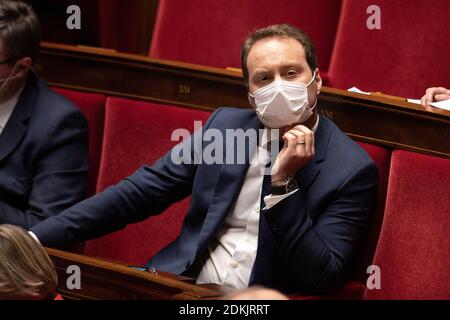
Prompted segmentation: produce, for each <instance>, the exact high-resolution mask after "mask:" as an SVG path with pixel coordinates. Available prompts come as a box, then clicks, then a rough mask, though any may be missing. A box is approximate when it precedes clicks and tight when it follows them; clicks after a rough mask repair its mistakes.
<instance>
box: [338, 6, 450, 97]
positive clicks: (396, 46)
mask: <svg viewBox="0 0 450 320" xmlns="http://www.w3.org/2000/svg"><path fill="white" fill-rule="evenodd" d="M372 4H376V5H378V6H379V7H380V9H381V29H379V30H376V29H375V30H369V29H368V28H367V26H366V21H367V19H368V18H369V16H370V15H371V14H367V13H366V10H367V8H368V7H369V5H372ZM448 21H450V5H449V2H448V1H447V0H436V1H433V3H432V4H431V3H430V1H427V0H417V1H408V0H398V1H391V0H379V1H375V2H374V1H370V0H344V1H343V3H342V10H341V18H340V22H339V28H338V31H337V34H336V40H335V47H334V50H333V54H332V58H331V63H330V68H329V81H330V85H331V86H333V87H336V88H341V89H348V88H350V87H352V86H357V87H358V88H360V89H362V90H365V91H380V92H383V93H387V94H393V95H398V96H403V97H409V98H414V97H421V96H422V95H423V93H424V92H425V89H426V88H428V87H431V86H447V87H448V86H450V64H449V63H448V59H447V58H445V57H448V56H450V46H449V45H448V39H449V38H450V28H448V27H447V25H448Z"/></svg>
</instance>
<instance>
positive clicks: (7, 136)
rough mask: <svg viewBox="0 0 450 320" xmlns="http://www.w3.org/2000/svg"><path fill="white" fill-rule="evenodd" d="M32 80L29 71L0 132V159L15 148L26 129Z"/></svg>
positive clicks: (31, 97) (33, 91) (33, 93)
mask: <svg viewBox="0 0 450 320" xmlns="http://www.w3.org/2000/svg"><path fill="white" fill-rule="evenodd" d="M34 82H35V76H34V74H31V73H30V75H29V76H28V81H27V83H26V85H25V88H24V89H23V91H22V94H21V95H20V98H19V100H18V101H17V105H16V107H15V108H14V111H13V113H12V115H11V117H10V118H9V120H8V122H7V124H6V126H5V128H4V129H3V132H2V134H0V161H2V160H3V159H5V158H6V157H7V156H8V155H9V154H10V153H11V152H12V151H13V150H14V149H15V148H16V146H17V145H18V144H19V142H20V141H21V140H22V137H23V136H24V135H25V133H26V131H27V120H28V119H29V118H30V115H31V111H32V108H33V101H34V98H35V94H36V92H35V90H34Z"/></svg>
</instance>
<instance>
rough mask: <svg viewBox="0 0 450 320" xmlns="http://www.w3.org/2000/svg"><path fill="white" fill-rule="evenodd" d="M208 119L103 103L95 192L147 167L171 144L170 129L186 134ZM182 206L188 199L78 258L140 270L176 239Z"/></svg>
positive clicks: (89, 245)
mask: <svg viewBox="0 0 450 320" xmlns="http://www.w3.org/2000/svg"><path fill="white" fill-rule="evenodd" d="M209 115H210V113H209V112H206V111H198V110H190V109H186V108H180V107H175V106H169V105H161V104H157V103H151V102H142V101H136V100H128V99H121V98H108V99H107V102H106V115H105V133H104V141H103V151H102V160H101V165H100V173H99V179H98V184H97V191H98V192H100V191H102V190H103V189H105V188H106V187H107V186H109V185H112V184H115V183H117V182H119V181H120V180H122V179H123V178H125V177H126V176H128V175H130V174H131V173H133V172H134V171H135V170H136V169H138V168H139V167H140V166H142V165H144V164H149V165H151V164H153V162H155V161H156V160H157V159H159V158H160V157H161V156H162V155H164V154H165V153H166V152H167V151H169V150H170V149H171V148H172V147H173V146H174V145H175V144H176V143H177V142H176V141H171V134H172V131H173V130H174V129H177V128H186V129H188V130H190V131H191V132H192V131H193V127H194V120H200V121H202V122H203V123H204V122H205V121H206V119H207V118H208V117H209ZM188 205H189V199H185V200H183V201H181V202H179V203H176V204H174V205H173V206H171V207H170V208H169V209H167V210H166V211H165V212H164V213H163V214H162V215H159V216H155V217H151V218H149V219H147V220H145V221H142V222H140V223H136V224H133V225H129V226H127V227H126V228H125V229H124V230H121V231H118V232H115V233H112V234H109V235H106V236H104V237H101V238H98V239H95V240H91V241H87V242H86V245H85V250H84V253H85V254H86V255H91V256H96V257H103V258H109V259H113V260H120V261H123V262H127V263H132V264H144V263H145V262H147V260H148V259H149V258H150V257H152V256H153V255H154V254H155V253H157V252H158V251H159V250H161V249H162V248H163V247H164V246H166V245H168V244H169V243H170V242H172V241H173V240H174V239H175V238H176V237H177V236H178V234H179V232H180V230H181V224H182V221H183V218H184V216H185V213H186V212H187V208H188Z"/></svg>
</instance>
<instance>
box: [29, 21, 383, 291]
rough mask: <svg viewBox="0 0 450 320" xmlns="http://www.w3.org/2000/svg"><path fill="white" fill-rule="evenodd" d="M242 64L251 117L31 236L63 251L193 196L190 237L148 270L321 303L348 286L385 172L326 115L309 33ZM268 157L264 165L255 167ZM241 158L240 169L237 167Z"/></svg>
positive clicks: (246, 55)
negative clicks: (216, 142)
mask: <svg viewBox="0 0 450 320" xmlns="http://www.w3.org/2000/svg"><path fill="white" fill-rule="evenodd" d="M241 60H242V66H243V71H244V81H245V83H246V85H247V88H248V90H249V101H250V104H251V105H252V106H253V108H254V110H252V109H236V108H219V109H218V110H217V111H216V112H214V113H213V114H212V115H211V117H210V118H209V119H208V121H207V122H206V124H205V125H204V126H203V128H202V130H198V131H197V132H196V133H194V134H193V135H192V136H191V137H190V138H189V139H185V140H184V141H183V142H182V143H181V144H179V145H177V146H176V147H175V148H174V149H173V150H171V151H169V152H168V153H167V154H166V155H164V156H163V157H162V158H160V159H159V160H158V161H157V162H156V163H155V164H154V165H152V166H143V167H141V168H140V169H138V170H137V171H136V172H135V173H134V174H132V175H131V176H129V177H127V178H125V179H124V180H123V181H121V182H120V183H118V184H117V185H115V186H111V187H109V188H107V189H106V190H105V191H104V192H102V193H100V194H97V195H95V196H93V197H92V198H90V199H88V200H85V201H83V202H81V203H79V204H77V205H75V206H74V207H72V208H70V209H67V210H66V211H64V212H63V213H61V214H60V215H58V216H56V217H54V218H51V219H48V220H46V221H44V222H43V223H41V224H39V225H37V226H35V227H33V228H32V229H31V232H32V233H33V234H34V235H36V236H37V238H38V239H39V240H40V241H41V242H42V243H43V244H44V245H47V246H52V247H59V246H62V245H66V244H68V243H71V242H74V241H79V240H84V239H93V238H95V237H98V236H101V235H104V234H106V233H109V232H112V231H115V230H118V229H121V228H124V227H125V226H126V225H127V224H129V223H133V222H138V221H141V220H144V219H146V218H147V217H149V216H151V215H157V214H160V213H161V212H163V211H164V210H165V209H166V208H168V207H169V206H170V205H171V204H173V203H174V202H176V201H179V200H181V199H183V198H186V197H187V196H189V195H191V203H190V208H189V211H188V213H187V215H186V218H185V220H184V223H183V228H182V231H181V234H180V235H179V236H178V238H177V239H176V240H175V241H174V242H172V243H171V244H170V245H168V246H167V247H166V248H164V249H163V250H161V251H160V252H159V253H158V254H156V255H155V256H154V257H153V258H151V259H150V261H149V262H148V263H147V265H146V267H148V268H150V267H154V268H157V269H160V270H163V271H167V272H172V273H175V274H183V275H187V276H191V277H195V278H196V279H197V283H218V284H222V285H226V286H230V287H233V288H237V289H245V288H247V287H248V286H250V285H262V286H265V287H268V288H275V289H278V290H281V291H282V292H284V293H290V292H304V293H320V292H325V291H328V290H331V289H334V288H336V287H337V286H339V285H340V284H341V283H342V281H343V280H344V278H345V273H346V271H347V270H348V267H349V262H350V260H351V258H352V256H353V253H354V251H355V248H356V245H357V243H358V241H359V240H360V237H361V233H362V230H363V229H364V227H365V225H366V224H367V221H368V217H369V215H370V212H371V211H372V210H373V208H374V199H375V192H376V191H375V190H376V186H377V179H378V173H377V169H376V166H375V164H374V163H373V161H372V160H371V159H370V158H369V156H368V155H367V154H366V153H365V152H364V151H363V150H362V149H361V148H360V147H359V146H358V145H357V144H356V143H354V142H353V141H352V140H350V139H349V138H348V137H347V136H346V135H345V134H343V133H342V132H341V131H340V130H339V129H338V128H337V127H336V126H335V125H334V124H333V123H332V122H331V121H330V120H328V119H326V118H324V117H322V116H319V114H318V112H317V108H316V104H317V95H318V94H319V92H320V89H321V79H320V74H319V70H318V67H317V63H316V60H315V53H314V46H313V44H312V42H311V40H310V39H309V37H308V36H307V35H306V34H305V33H304V32H302V31H301V30H299V29H297V28H295V27H292V26H290V25H274V26H269V27H267V28H263V29H260V30H258V31H256V32H255V33H253V34H252V35H251V36H249V38H248V39H247V40H246V41H245V42H244V46H243V49H242V59H241ZM255 111H256V112H255ZM230 130H231V131H230ZM255 130H263V131H262V132H263V134H262V135H260V136H258V137H259V139H256V141H255V140H254V139H250V138H249V139H244V143H243V144H242V140H241V142H239V140H238V139H234V140H232V143H231V144H228V141H227V144H226V145H223V146H221V147H219V148H216V149H215V150H216V152H215V153H214V155H215V156H217V155H219V156H218V158H219V160H224V159H225V160H226V161H216V162H210V161H199V159H200V160H201V159H202V158H201V157H199V154H203V159H205V154H206V155H208V150H210V149H211V145H212V144H213V142H212V141H211V140H213V139H211V138H208V139H206V138H205V135H206V134H213V133H214V134H219V135H222V136H224V137H225V136H226V133H227V132H228V133H229V132H235V133H236V132H239V131H240V132H242V131H243V132H247V133H249V136H250V135H251V134H250V133H251V132H253V131H255ZM277 130H279V137H281V138H282V140H283V143H282V145H281V147H282V148H281V150H279V149H277V148H276V149H277V150H276V155H275V156H274V157H270V156H269V150H272V149H273V148H274V147H273V146H274V144H275V145H276V143H275V142H277V141H278V139H275V140H273V139H264V136H265V135H266V134H267V133H269V132H272V131H277ZM199 141H200V142H202V143H200V147H199V143H198V142H199ZM268 141H269V142H270V143H268ZM242 145H243V147H242ZM230 147H233V150H235V153H233V154H232V151H231V148H230ZM236 150H237V151H236ZM259 152H260V153H261V154H262V157H261V158H263V159H265V160H264V161H253V160H255V157H256V155H257V154H258V153H259ZM211 154H213V153H211ZM230 154H232V155H231V156H230ZM186 155H188V157H186ZM241 155H243V156H244V158H245V159H244V160H245V161H243V162H239V161H237V160H236V158H238V157H239V156H241ZM182 159H184V160H183V161H181V160H182ZM189 159H194V160H195V159H197V161H188V160H189ZM271 159H272V160H273V161H272V160H271ZM229 160H231V161H229ZM272 164H273V165H272ZM267 168H269V169H267ZM266 169H267V170H266ZM263 173H268V174H263Z"/></svg>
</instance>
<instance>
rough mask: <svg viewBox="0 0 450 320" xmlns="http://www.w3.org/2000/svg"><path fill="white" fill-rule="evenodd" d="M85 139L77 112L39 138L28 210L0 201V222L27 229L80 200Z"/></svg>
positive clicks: (84, 173) (83, 184) (84, 171)
mask: <svg viewBox="0 0 450 320" xmlns="http://www.w3.org/2000/svg"><path fill="white" fill-rule="evenodd" d="M87 139H88V128H87V123H86V120H85V118H84V116H83V114H82V113H81V112H79V111H78V110H74V111H73V112H70V113H66V114H65V115H63V116H61V118H60V119H58V120H57V121H55V123H54V124H53V125H52V128H51V129H50V130H49V131H48V134H47V136H45V137H43V138H42V139H39V141H42V143H41V146H40V147H39V152H38V156H37V161H36V164H35V166H34V168H33V171H34V173H33V177H32V181H31V188H30V195H29V203H28V204H27V209H20V208H16V207H13V206H11V205H10V204H8V203H5V202H0V211H1V212H2V214H1V217H0V220H1V221H0V222H1V223H9V224H15V225H19V226H22V227H24V228H30V227H32V226H34V225H36V224H38V223H39V222H41V221H43V220H44V219H46V218H48V217H52V216H55V215H57V214H58V213H60V212H61V211H63V210H64V209H66V208H68V207H70V206H72V205H73V204H75V203H77V202H79V201H81V200H82V199H83V198H84V196H85V189H86V176H87V170H88V141H87ZM24 156H26V155H24Z"/></svg>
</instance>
